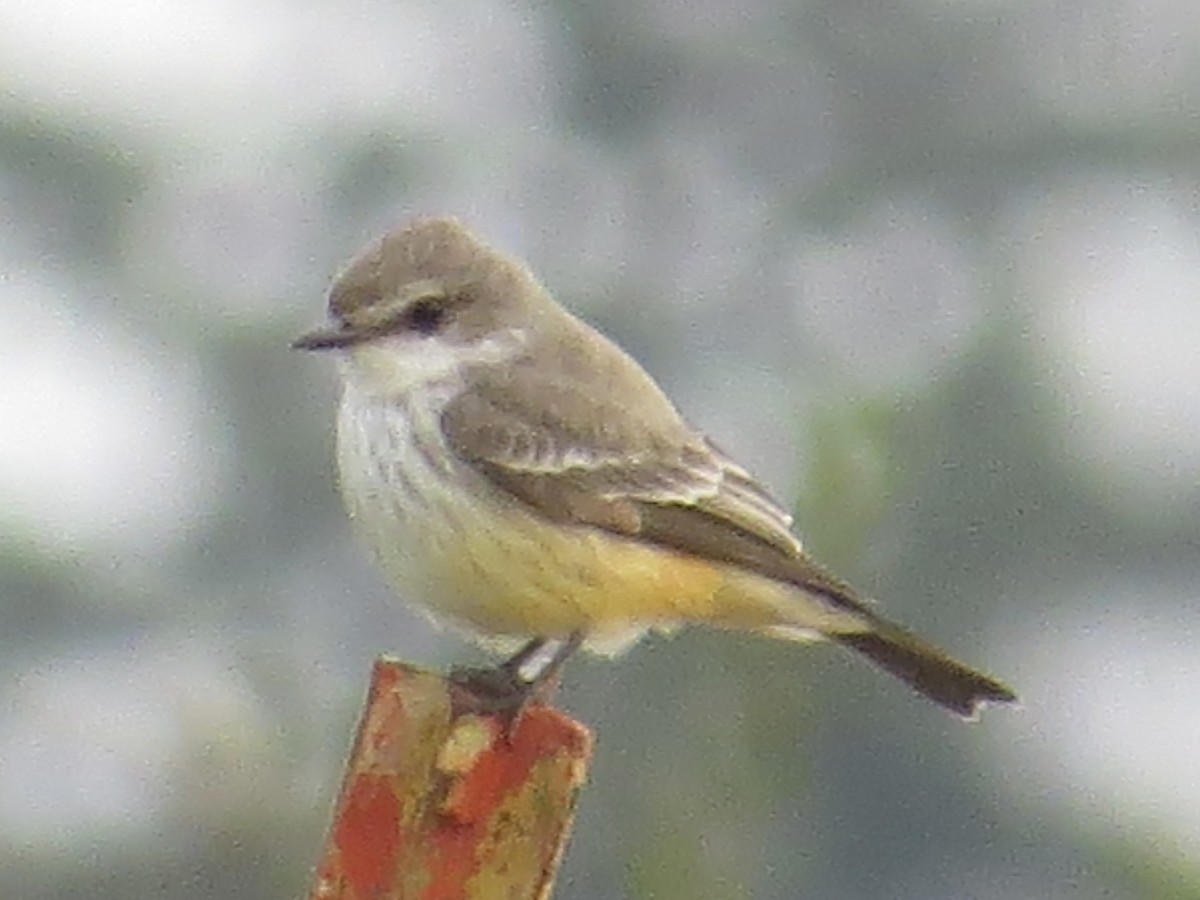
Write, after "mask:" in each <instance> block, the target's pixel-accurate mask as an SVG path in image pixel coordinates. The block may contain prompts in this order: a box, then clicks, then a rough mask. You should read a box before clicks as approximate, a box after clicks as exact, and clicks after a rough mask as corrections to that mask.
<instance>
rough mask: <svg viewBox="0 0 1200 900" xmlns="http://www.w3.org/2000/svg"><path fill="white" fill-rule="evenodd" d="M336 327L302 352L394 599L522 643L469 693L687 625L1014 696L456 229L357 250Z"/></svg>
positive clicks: (518, 686) (1001, 698)
mask: <svg viewBox="0 0 1200 900" xmlns="http://www.w3.org/2000/svg"><path fill="white" fill-rule="evenodd" d="M329 317H330V323H329V325H328V326H327V327H325V328H321V329H320V330H317V331H314V332H313V333H311V334H308V335H306V336H304V337H302V338H300V339H299V340H297V341H296V342H295V344H294V346H296V347H298V348H301V349H306V350H330V351H335V352H336V353H337V355H338V356H339V357H340V369H341V375H342V383H343V392H342V398H341V404H340V409H339V412H338V422H337V434H338V437H337V446H338V450H337V456H338V471H339V475H340V483H341V490H342V495H343V497H344V499H345V503H346V507H347V509H348V511H349V513H350V516H351V518H352V519H353V521H354V523H355V525H356V526H357V529H358V530H359V531H360V532H361V534H362V535H363V536H364V537H365V538H366V541H367V543H368V544H369V545H370V546H371V548H372V549H373V550H374V553H375V555H376V556H377V557H378V560H379V562H380V564H381V565H382V567H383V570H384V572H385V573H386V575H387V577H388V579H389V580H390V582H391V584H392V585H393V586H394V587H395V588H396V590H397V591H398V592H399V593H400V594H401V595H402V596H403V597H404V598H405V599H407V600H409V601H411V602H413V603H416V604H418V605H420V606H421V607H423V608H424V609H426V610H427V611H428V612H430V613H432V614H433V615H434V616H435V618H438V619H441V620H443V621H450V622H454V623H458V624H460V625H463V626H466V627H467V628H469V629H471V630H473V631H475V632H477V633H479V634H482V635H487V636H507V637H516V638H523V639H525V640H526V641H527V643H526V644H525V646H524V648H523V649H522V650H521V652H520V653H518V654H517V655H516V656H514V657H513V658H512V659H511V660H509V661H508V663H506V664H504V665H502V666H500V667H499V668H497V669H495V670H492V671H491V673H490V675H482V676H481V675H480V674H479V673H478V672H475V673H474V674H473V675H471V676H470V677H469V678H468V679H467V680H469V681H470V682H471V684H472V686H473V687H475V688H477V689H479V690H481V691H484V692H487V693H490V695H492V696H493V698H494V699H495V700H496V701H497V704H498V705H501V706H502V705H503V704H504V703H505V702H508V701H511V702H512V703H513V704H517V705H519V704H520V703H522V702H524V700H525V699H526V698H527V697H528V695H529V693H530V692H531V691H532V690H534V689H535V688H536V687H538V686H539V685H540V684H541V683H542V682H544V681H545V680H546V679H547V678H549V677H551V676H552V675H553V674H554V673H556V672H557V670H558V668H559V667H560V666H561V664H562V662H563V660H565V659H566V657H567V655H568V654H570V653H571V652H572V651H573V650H574V649H575V648H576V647H577V646H579V645H581V644H582V645H583V646H584V647H588V648H592V649H598V650H601V651H603V650H606V649H607V650H612V649H614V648H617V647H620V646H621V645H623V644H626V643H628V642H629V641H630V640H631V639H633V638H636V637H638V636H640V635H641V634H642V633H644V632H645V631H646V630H647V629H671V628H675V627H677V626H680V625H684V624H689V623H700V624H704V625H709V626H714V627H717V628H726V629H737V630H740V631H750V632H756V633H759V634H763V635H769V636H771V637H779V638H789V639H795V640H811V639H821V638H823V639H827V640H829V641H832V642H834V643H835V644H838V645H840V646H842V647H845V648H847V649H849V650H851V651H854V652H855V653H857V654H860V655H861V656H864V657H866V658H867V659H869V660H870V661H871V662H873V663H874V664H875V665H877V666H879V667H880V668H882V669H883V670H885V671H887V672H889V673H891V674H892V675H895V676H896V677H898V678H899V679H901V680H902V681H904V682H905V683H906V684H908V685H909V686H910V687H912V688H913V689H915V690H916V691H918V692H920V693H921V694H924V695H925V696H927V697H929V698H930V699H932V700H934V701H935V702H937V703H939V704H941V705H942V706H944V707H946V708H947V709H949V710H951V711H952V712H955V713H957V714H958V715H960V716H963V717H967V718H972V717H974V716H975V714H976V712H977V710H978V708H979V707H980V706H981V705H982V704H985V703H990V702H1001V703H1003V702H1008V701H1012V700H1014V699H1015V695H1014V694H1013V692H1012V691H1011V690H1009V688H1007V687H1006V686H1005V685H1003V684H1002V683H1000V682H999V681H996V680H995V679H993V678H990V677H988V676H987V675H984V674H982V673H981V672H978V671H976V670H974V669H971V668H969V667H967V666H965V665H963V664H962V663H959V662H957V661H955V660H953V659H951V658H950V657H948V656H946V655H945V654H944V653H942V652H941V651H940V650H938V649H937V648H935V647H933V646H931V645H930V644H928V643H926V642H925V641H923V640H921V639H920V638H918V637H916V636H915V635H913V634H911V633H910V632H908V631H906V630H904V629H903V628H901V627H900V626H898V625H894V624H892V623H891V622H889V621H888V620H887V619H885V618H883V616H881V615H880V614H879V613H878V612H876V611H875V609H874V608H873V607H872V606H871V605H869V604H868V603H867V602H866V601H865V600H864V599H863V598H862V597H861V596H860V595H859V594H858V593H857V592H856V591H855V590H854V589H853V588H851V587H850V586H849V585H848V584H846V583H845V582H843V581H841V580H840V579H838V578H837V577H835V576H834V575H832V574H830V573H829V572H827V571H826V570H825V569H823V568H821V567H820V566H819V565H818V564H817V563H816V562H814V561H813V560H812V559H811V558H809V557H808V556H807V555H806V554H805V552H804V550H803V549H802V547H801V544H800V541H799V540H798V539H797V538H796V537H795V536H794V535H793V533H792V531H791V517H790V516H789V515H788V514H787V513H786V512H785V511H784V510H783V508H781V507H780V505H779V504H778V503H776V502H775V501H774V500H773V499H772V498H771V497H770V496H769V495H768V493H767V491H766V490H765V489H764V488H763V487H762V486H761V485H760V484H759V483H758V482H757V481H756V480H755V479H754V478H753V476H751V474H750V473H749V472H747V471H746V469H744V468H743V467H742V466H740V465H739V464H738V463H737V462H735V461H734V460H733V459H731V458H730V457H729V456H727V455H726V454H724V453H722V452H721V450H719V449H718V448H717V447H716V446H715V445H714V444H713V443H712V442H711V441H709V440H708V438H706V437H705V436H704V435H702V434H700V433H699V432H697V431H696V430H694V429H693V428H691V427H690V426H689V425H688V424H687V423H686V422H685V421H684V420H683V418H682V417H681V416H680V414H679V412H678V411H677V410H676V409H675V407H674V405H673V404H672V403H671V401H670V400H669V399H668V398H667V396H666V395H665V394H664V393H663V391H662V390H661V389H660V388H659V387H658V385H657V384H655V382H654V381H653V379H651V377H650V376H649V375H648V374H647V373H646V372H645V370H644V369H642V367H641V366H639V365H638V364H637V363H636V362H635V361H634V360H633V359H632V358H630V357H629V356H628V355H626V354H625V353H624V352H623V351H622V350H620V349H619V348H618V347H617V346H616V345H615V344H613V343H612V342H611V341H609V340H608V339H607V338H605V337H604V336H602V335H601V334H599V333H598V332H597V331H595V330H593V329H592V328H590V327H589V326H588V325H586V324H584V323H583V322H582V321H580V320H579V319H577V318H576V317H575V316H573V315H572V314H571V313H569V312H568V311H567V310H566V309H564V308H563V307H562V306H560V305H559V304H558V303H557V302H556V301H555V300H554V299H553V297H551V295H550V294H549V293H548V292H547V290H546V289H545V288H544V287H543V286H542V285H541V284H540V283H538V281H537V280H536V279H535V278H534V277H533V275H532V274H531V273H530V272H529V270H528V269H527V268H526V267H525V266H524V265H522V264H521V263H520V262H518V261H516V260H514V259H512V258H510V257H508V256H505V255H503V254H502V253H499V252H497V251H496V250H494V249H492V248H491V247H489V246H487V245H486V244H484V243H483V242H481V241H479V240H478V239H477V238H475V237H474V236H473V235H472V234H471V233H470V232H469V231H467V230H466V229H465V228H464V227H463V226H462V225H461V224H459V223H458V222H457V221H455V220H453V219H444V218H434V219H421V220H418V221H415V222H412V223H410V224H408V225H405V226H403V227H400V228H397V229H396V230H394V231H392V232H390V233H388V234H386V235H385V236H384V237H383V238H381V239H380V240H377V241H375V242H373V243H372V244H370V245H369V246H368V247H367V248H366V249H365V250H364V251H362V253H360V254H359V255H358V256H357V257H356V258H355V259H354V260H352V261H351V262H350V264H349V265H348V266H347V267H346V269H345V270H344V271H343V272H342V273H341V274H340V275H339V276H338V277H337V279H336V280H335V281H334V284H333V287H332V290H331V292H330V296H329ZM551 651H553V652H551ZM539 657H543V658H545V659H544V661H543V665H542V666H541V668H540V670H539V671H537V672H536V673H534V674H533V675H532V676H530V675H529V674H528V672H527V667H528V666H529V665H530V664H531V663H532V662H533V661H534V660H536V659H538V658H539Z"/></svg>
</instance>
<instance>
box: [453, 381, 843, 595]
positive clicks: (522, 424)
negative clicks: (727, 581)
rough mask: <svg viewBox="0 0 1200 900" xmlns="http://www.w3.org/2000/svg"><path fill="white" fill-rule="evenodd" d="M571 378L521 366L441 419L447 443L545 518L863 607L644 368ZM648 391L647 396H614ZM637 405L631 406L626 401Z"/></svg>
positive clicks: (755, 485)
mask: <svg viewBox="0 0 1200 900" xmlns="http://www.w3.org/2000/svg"><path fill="white" fill-rule="evenodd" d="M572 374H574V373H572V372H570V371H566V372H564V371H561V370H560V372H559V375H560V376H561V377H558V378H548V377H547V376H546V375H544V374H539V373H538V372H535V371H534V370H532V369H526V368H524V367H522V366H520V365H518V366H516V367H514V368H512V369H509V370H508V371H506V372H505V373H504V374H503V375H502V376H500V377H502V378H503V379H504V382H503V383H497V382H494V381H489V380H487V379H484V380H483V381H481V382H478V383H477V384H476V385H475V386H474V388H473V389H472V390H471V391H470V392H467V393H465V394H463V395H462V396H461V397H459V398H458V399H457V400H455V401H454V402H452V403H451V404H450V405H449V407H448V408H447V409H446V411H445V413H444V414H443V418H442V425H443V428H444V430H445V433H446V436H447V439H448V440H449V442H450V444H451V446H452V447H453V448H454V450H455V452H456V453H457V454H458V455H459V456H460V457H461V458H462V459H463V460H465V461H467V462H469V463H470V464H472V465H473V466H474V467H475V468H476V469H477V470H478V471H479V472H481V473H482V474H483V475H485V476H486V477H487V478H488V479H489V480H490V481H491V482H492V483H493V484H495V485H496V486H498V487H500V488H501V489H502V490H504V491H506V492H507V493H509V494H510V495H512V496H513V497H515V498H517V499H518V500H520V501H521V502H523V503H525V504H526V505H527V506H529V507H531V508H532V509H533V510H535V511H536V512H537V513H539V514H541V515H543V516H546V517H547V518H550V519H554V520H555V521H560V522H568V523H572V524H579V525H590V526H593V527H597V528H603V529H606V530H608V531H612V532H615V533H618V534H622V535H626V536H629V537H636V538H640V539H642V540H646V541H650V542H653V543H658V544H662V545H664V546H667V547H671V548H673V549H675V550H679V551H682V552H684V553H688V554H691V555H694V556H699V557H703V558H706V559H712V560H717V561H720V562H725V563H730V564H732V565H736V566H741V567H743V568H746V569H749V570H750V571H753V572H756V573H759V574H762V575H765V576H767V577H769V578H774V579H776V580H779V581H785V582H789V583H792V584H795V585H797V586H798V587H801V588H803V589H805V590H809V591H812V592H815V593H818V594H821V595H823V596H826V597H827V598H828V599H830V600H832V601H833V602H834V603H835V605H838V606H842V607H845V608H853V609H855V610H858V609H859V608H860V607H859V603H858V602H857V600H856V599H855V595H854V592H853V591H852V590H851V589H850V588H849V587H848V586H847V585H845V584H844V583H842V582H840V581H839V580H837V579H836V578H834V577H833V576H831V575H829V574H828V573H826V572H825V571H824V570H823V569H821V568H820V567H819V566H817V565H816V564H815V563H813V562H812V561H811V560H809V559H808V558H807V557H806V556H804V554H803V552H802V551H801V546H800V542H799V541H798V540H797V539H796V537H795V536H794V535H793V534H792V533H791V530H790V525H791V517H790V516H789V515H788V514H787V513H786V512H785V511H784V510H783V509H782V508H781V507H780V506H779V504H778V503H776V502H775V501H774V500H773V499H772V498H771V497H770V495H769V494H768V493H767V492H766V490H765V489H764V488H763V487H762V486H761V485H759V484H758V483H757V482H756V481H755V480H754V479H753V478H751V477H750V475H749V474H748V473H747V472H746V471H745V470H744V469H742V468H741V467H740V466H738V465H737V464H736V463H735V462H733V461H732V460H731V459H730V458H729V457H727V456H726V455H725V454H723V453H721V452H720V451H719V450H718V449H716V448H715V447H714V446H713V445H712V444H711V443H710V442H708V441H707V440H706V439H705V438H704V437H703V436H701V435H699V434H697V433H696V432H694V431H692V430H691V429H690V428H688V427H687V426H686V425H685V424H684V423H683V422H682V420H681V419H680V418H679V417H678V414H677V413H676V412H675V410H674V409H673V407H671V405H670V403H669V401H667V400H666V398H665V397H663V396H662V394H661V392H659V391H658V390H657V388H655V387H654V386H653V383H652V382H650V381H649V378H648V376H645V375H644V374H643V373H642V372H641V370H640V369H638V370H636V374H637V375H638V376H641V377H642V378H644V379H645V382H644V384H639V385H623V386H614V385H603V384H602V385H600V386H599V389H598V388H597V386H596V385H595V384H588V385H587V387H586V388H585V387H584V382H583V381H582V380H580V379H575V378H572V377H570V376H571V375H572ZM621 374H622V375H623V374H624V372H622V373H621ZM514 380H519V382H518V383H514ZM646 385H649V386H650V387H651V388H653V394H652V395H651V396H649V397H647V396H645V395H644V394H641V393H639V392H638V391H637V390H635V391H633V392H632V393H629V392H621V391H613V390H611V389H606V388H612V387H626V388H628V387H636V388H644V387H645V386H646ZM530 397H537V398H538V402H537V404H536V406H537V409H536V412H535V411H533V410H531V409H529V408H528V407H529V406H532V405H533V404H531V403H528V402H522V400H521V399H520V398H530ZM630 397H632V398H633V401H632V405H631V403H630V402H624V403H622V402H620V401H621V400H626V401H628V400H629V398H630ZM648 407H649V408H648Z"/></svg>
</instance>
